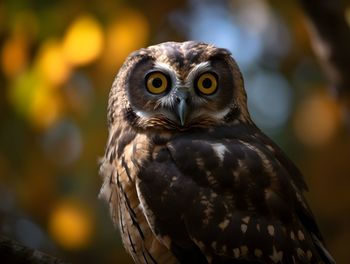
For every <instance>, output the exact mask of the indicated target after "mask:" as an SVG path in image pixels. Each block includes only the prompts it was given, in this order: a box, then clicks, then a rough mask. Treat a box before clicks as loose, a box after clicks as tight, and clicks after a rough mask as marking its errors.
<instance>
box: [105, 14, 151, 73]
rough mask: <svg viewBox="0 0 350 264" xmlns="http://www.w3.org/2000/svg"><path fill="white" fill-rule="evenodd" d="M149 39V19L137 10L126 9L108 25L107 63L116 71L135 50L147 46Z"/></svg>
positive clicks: (107, 65)
mask: <svg viewBox="0 0 350 264" xmlns="http://www.w3.org/2000/svg"><path fill="white" fill-rule="evenodd" d="M148 39H149V24H148V21H147V19H146V18H145V17H144V15H142V14H141V13H139V12H138V11H136V10H132V9H125V10H121V11H120V15H119V16H117V17H116V18H114V19H113V20H112V22H111V23H110V24H109V25H108V27H107V40H106V53H105V58H104V60H105V64H106V67H109V69H111V68H112V69H113V70H114V71H115V66H116V65H117V66H119V65H120V64H121V63H122V62H123V61H124V60H125V58H126V56H128V55H129V53H131V52H132V51H134V50H137V49H140V48H142V47H145V46H146V43H147V41H148Z"/></svg>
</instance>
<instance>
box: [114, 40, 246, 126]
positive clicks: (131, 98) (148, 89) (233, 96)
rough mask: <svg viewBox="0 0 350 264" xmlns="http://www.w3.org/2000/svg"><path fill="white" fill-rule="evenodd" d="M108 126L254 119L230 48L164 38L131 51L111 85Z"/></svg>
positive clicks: (178, 124)
mask: <svg viewBox="0 0 350 264" xmlns="http://www.w3.org/2000/svg"><path fill="white" fill-rule="evenodd" d="M108 118H109V124H110V126H111V125H113V124H115V123H119V122H122V121H127V122H128V123H129V124H130V125H132V126H134V127H137V128H140V129H148V128H160V129H171V130H174V129H177V130H186V129H189V128H192V127H210V126H214V125H220V124H224V123H230V122H250V118H249V113H248V111H247V103H246V93H245V90H244V85H243V78H242V75H241V72H240V70H239V68H238V66H237V64H236V62H235V61H234V59H233V58H232V57H231V54H230V52H229V51H228V50H226V49H222V48H217V47H215V46H213V45H209V44H205V43H202V42H195V41H188V42H182V43H177V42H166V43H161V44H159V45H155V46H150V47H148V48H145V49H141V50H138V51H136V52H134V53H132V54H131V55H130V56H129V57H128V58H127V60H126V61H125V63H124V65H123V66H122V68H121V69H120V71H119V73H118V75H117V77H116V79H115V81H114V83H113V86H112V89H111V93H110V100H109V109H108Z"/></svg>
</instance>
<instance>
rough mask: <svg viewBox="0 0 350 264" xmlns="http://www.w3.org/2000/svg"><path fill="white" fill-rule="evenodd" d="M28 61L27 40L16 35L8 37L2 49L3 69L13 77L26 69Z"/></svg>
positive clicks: (6, 74) (7, 74) (7, 75)
mask: <svg viewBox="0 0 350 264" xmlns="http://www.w3.org/2000/svg"><path fill="white" fill-rule="evenodd" d="M27 61H28V47H27V42H26V40H25V39H24V38H23V37H22V36H20V35H15V36H13V37H11V38H9V39H7V40H6V41H5V43H4V46H3V48H2V51H1V64H2V70H3V73H4V74H5V76H6V77H8V78H13V77H15V76H16V75H18V74H19V73H20V72H21V71H23V70H24V68H25V66H26V65H27Z"/></svg>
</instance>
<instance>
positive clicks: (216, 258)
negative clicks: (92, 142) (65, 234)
mask: <svg viewBox="0 0 350 264" xmlns="http://www.w3.org/2000/svg"><path fill="white" fill-rule="evenodd" d="M152 157H153V158H152V160H150V161H148V162H147V163H145V164H144V165H143V169H142V170H141V171H140V175H139V177H138V182H137V188H138V194H139V197H140V200H141V203H142V204H143V207H144V210H145V212H146V217H147V220H148V222H149V223H150V225H151V227H152V229H153V231H154V233H155V234H156V236H157V237H158V238H159V240H161V241H162V243H164V244H165V245H166V246H167V247H168V248H170V249H171V250H172V252H173V253H174V254H175V255H176V256H177V258H178V259H179V260H180V262H181V263H207V261H209V262H212V263H232V262H234V260H238V261H241V262H234V263H259V262H261V263H333V262H332V261H333V260H332V259H331V257H330V256H329V254H328V252H327V251H326V249H325V248H324V246H323V242H322V237H321V235H320V232H319V231H318V228H317V225H316V223H315V221H314V218H313V216H312V213H311V211H310V209H309V208H308V205H307V204H306V202H305V199H304V197H303V195H302V191H303V189H304V188H306V186H305V183H304V182H303V180H302V177H301V175H300V172H299V171H298V169H297V168H296V167H295V166H294V165H293V164H292V163H291V162H290V161H289V160H288V159H287V158H286V157H285V155H284V154H283V153H282V151H281V150H280V149H279V148H278V147H276V146H275V145H274V144H273V143H272V142H271V141H270V140H269V139H268V138H267V137H266V136H264V135H263V134H261V132H260V131H258V130H256V129H255V130H253V131H244V129H242V128H240V129H238V130H237V131H236V132H235V131H234V130H233V129H232V128H227V127H226V128H221V129H219V128H218V129H215V130H208V131H207V133H203V132H202V133H188V134H186V135H185V134H184V135H182V136H179V137H178V138H175V139H173V140H172V141H170V142H168V143H167V144H163V145H162V144H160V145H159V146H156V147H155V151H154V153H153V155H152Z"/></svg>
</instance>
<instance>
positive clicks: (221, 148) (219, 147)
mask: <svg viewBox="0 0 350 264" xmlns="http://www.w3.org/2000/svg"><path fill="white" fill-rule="evenodd" d="M211 146H212V148H213V150H214V152H215V153H216V156H217V157H218V158H219V160H220V162H223V160H224V156H225V152H226V151H228V150H227V148H226V146H225V145H223V144H221V143H215V144H211Z"/></svg>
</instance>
